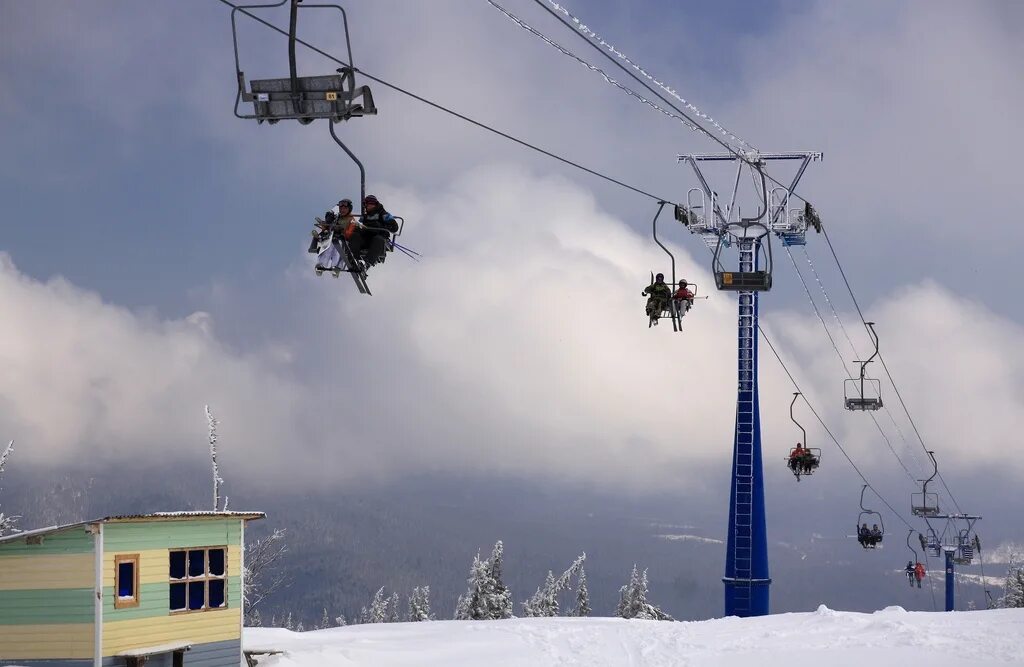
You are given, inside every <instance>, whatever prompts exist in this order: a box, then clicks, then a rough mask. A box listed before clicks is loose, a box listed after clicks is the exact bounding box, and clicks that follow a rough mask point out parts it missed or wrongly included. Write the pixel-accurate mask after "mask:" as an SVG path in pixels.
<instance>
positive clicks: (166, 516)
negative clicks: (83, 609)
mask: <svg viewBox="0 0 1024 667" xmlns="http://www.w3.org/2000/svg"><path fill="white" fill-rule="evenodd" d="M266 516H267V515H266V514H265V513H263V512H233V511H232V512H220V511H212V510H211V511H185V512H151V513H149V514H118V515H115V516H105V517H103V518H101V519H93V520H92V521H76V522H75V523H66V524H64V525H61V526H48V527H46V528H35V529H33V530H23V531H21V532H19V533H11V534H10V535H3V536H0V544H4V543H5V542H14V541H16V540H22V539H25V538H26V537H33V536H36V535H48V534H50V533H56V532H59V531H62V530H69V529H71V528H78V527H79V526H89V525H92V524H97V523H123V522H131V521H160V520H164V521H176V520H182V519H222V518H223V519H241V520H243V521H249V520H253V519H264V518H266Z"/></svg>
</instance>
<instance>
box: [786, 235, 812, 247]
mask: <svg viewBox="0 0 1024 667" xmlns="http://www.w3.org/2000/svg"><path fill="white" fill-rule="evenodd" d="M779 238H781V239H782V245H783V247H789V246H798V245H807V232H782V233H781V234H779Z"/></svg>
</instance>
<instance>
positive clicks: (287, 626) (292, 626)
mask: <svg viewBox="0 0 1024 667" xmlns="http://www.w3.org/2000/svg"><path fill="white" fill-rule="evenodd" d="M284 627H285V629H286V630H294V629H295V623H293V622H292V613H291V612H288V618H286V619H285V621H284Z"/></svg>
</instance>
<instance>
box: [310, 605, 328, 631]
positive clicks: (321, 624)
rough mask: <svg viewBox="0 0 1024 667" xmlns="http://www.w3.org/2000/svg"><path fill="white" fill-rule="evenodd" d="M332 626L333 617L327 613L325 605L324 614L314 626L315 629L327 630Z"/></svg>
mask: <svg viewBox="0 0 1024 667" xmlns="http://www.w3.org/2000/svg"><path fill="white" fill-rule="evenodd" d="M329 627H331V617H330V616H328V615H327V607H324V613H323V616H321V617H320V622H319V623H317V626H316V627H315V628H313V629H314V630H326V629H327V628H329Z"/></svg>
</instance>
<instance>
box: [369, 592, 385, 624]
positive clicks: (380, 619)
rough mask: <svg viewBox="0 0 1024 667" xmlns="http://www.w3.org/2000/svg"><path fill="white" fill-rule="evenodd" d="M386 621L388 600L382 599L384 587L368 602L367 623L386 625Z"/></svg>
mask: <svg viewBox="0 0 1024 667" xmlns="http://www.w3.org/2000/svg"><path fill="white" fill-rule="evenodd" d="M387 621H388V600H387V598H385V597H384V587H383V586H381V587H380V588H379V589H377V592H376V593H375V594H374V596H373V601H372V602H370V610H369V615H368V617H367V623H387Z"/></svg>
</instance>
